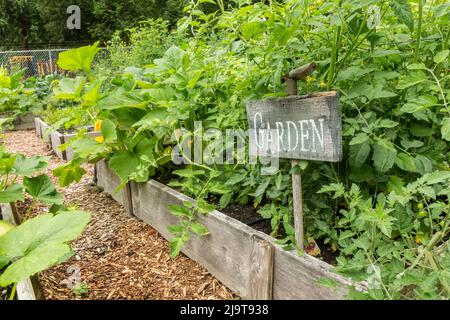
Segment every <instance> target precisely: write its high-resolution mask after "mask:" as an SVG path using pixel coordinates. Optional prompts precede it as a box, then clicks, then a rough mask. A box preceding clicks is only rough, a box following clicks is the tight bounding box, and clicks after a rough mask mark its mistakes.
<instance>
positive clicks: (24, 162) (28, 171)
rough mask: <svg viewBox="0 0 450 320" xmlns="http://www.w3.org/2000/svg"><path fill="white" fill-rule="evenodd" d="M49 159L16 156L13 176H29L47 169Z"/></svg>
mask: <svg viewBox="0 0 450 320" xmlns="http://www.w3.org/2000/svg"><path fill="white" fill-rule="evenodd" d="M49 160H50V157H39V156H34V157H26V156H24V155H21V154H18V155H17V156H16V162H15V163H14V167H13V174H16V175H21V176H30V175H32V174H34V173H36V172H38V171H41V170H43V169H45V168H47V165H48V161H49Z"/></svg>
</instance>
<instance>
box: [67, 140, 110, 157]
mask: <svg viewBox="0 0 450 320" xmlns="http://www.w3.org/2000/svg"><path fill="white" fill-rule="evenodd" d="M70 143H71V146H72V149H73V151H74V153H75V154H76V155H77V156H79V157H80V158H88V157H94V156H97V155H99V154H101V153H103V152H105V151H106V146H105V144H104V143H100V142H97V141H95V140H94V139H92V138H87V137H86V138H84V137H83V138H79V139H74V140H73V142H72V141H71V142H70Z"/></svg>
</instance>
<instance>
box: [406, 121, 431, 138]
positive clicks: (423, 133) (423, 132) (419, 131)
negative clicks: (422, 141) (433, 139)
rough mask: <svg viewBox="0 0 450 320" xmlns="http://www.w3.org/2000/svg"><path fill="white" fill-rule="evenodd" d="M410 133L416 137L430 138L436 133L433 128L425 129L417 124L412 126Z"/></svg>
mask: <svg viewBox="0 0 450 320" xmlns="http://www.w3.org/2000/svg"><path fill="white" fill-rule="evenodd" d="M409 131H410V132H411V133H412V135H414V136H416V137H430V136H432V135H433V134H434V133H435V131H434V129H433V128H430V127H425V126H422V125H420V124H417V123H414V124H412V125H410V126H409Z"/></svg>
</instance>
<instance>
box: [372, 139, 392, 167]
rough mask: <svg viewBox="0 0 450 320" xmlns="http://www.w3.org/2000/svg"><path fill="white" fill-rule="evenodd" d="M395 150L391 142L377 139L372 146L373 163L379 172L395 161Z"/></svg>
mask: <svg viewBox="0 0 450 320" xmlns="http://www.w3.org/2000/svg"><path fill="white" fill-rule="evenodd" d="M396 157H397V151H396V150H395V147H394V146H393V145H392V143H391V142H389V141H386V140H381V139H380V140H379V141H378V142H377V143H376V144H375V145H374V148H373V156H372V160H373V165H374V167H375V169H377V171H379V172H387V171H388V170H389V169H391V168H392V166H393V165H394V163H395V159H396Z"/></svg>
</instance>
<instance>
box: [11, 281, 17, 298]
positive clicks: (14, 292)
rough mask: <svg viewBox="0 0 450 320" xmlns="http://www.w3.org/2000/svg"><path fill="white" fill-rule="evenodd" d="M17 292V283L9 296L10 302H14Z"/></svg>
mask: <svg viewBox="0 0 450 320" xmlns="http://www.w3.org/2000/svg"><path fill="white" fill-rule="evenodd" d="M16 290H17V282H15V283H14V285H13V287H12V289H11V294H10V295H9V300H14V297H15V296H16Z"/></svg>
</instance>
